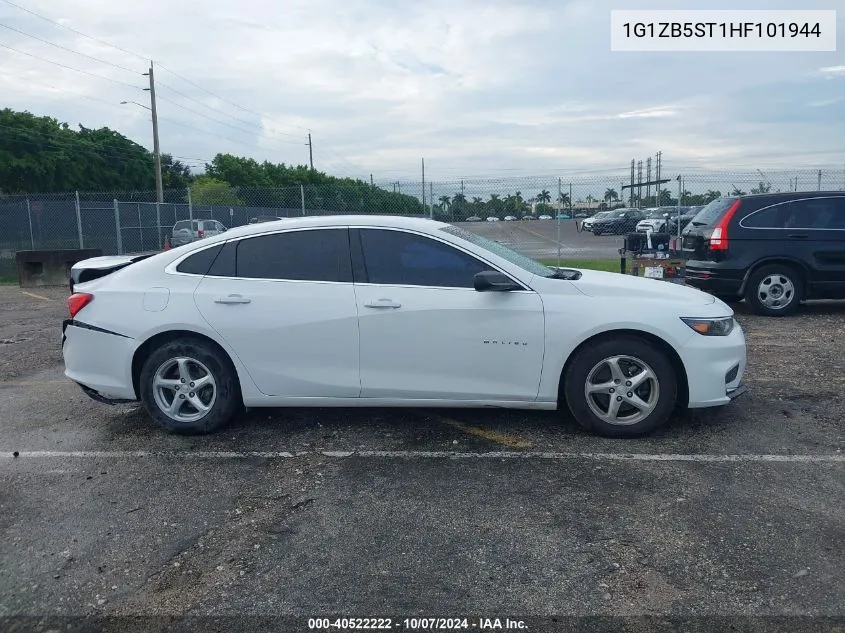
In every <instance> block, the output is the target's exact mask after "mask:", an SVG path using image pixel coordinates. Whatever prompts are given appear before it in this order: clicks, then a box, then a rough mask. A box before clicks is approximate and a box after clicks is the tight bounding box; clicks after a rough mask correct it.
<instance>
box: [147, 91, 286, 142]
mask: <svg viewBox="0 0 845 633" xmlns="http://www.w3.org/2000/svg"><path fill="white" fill-rule="evenodd" d="M159 99H160V100H161V101H166V102H167V103H171V104H173V105H175V106H176V107H177V108H182V109H183V110H185V111H187V112H191V113H192V114H196V115H197V116H201V117H203V118H205V119H208V120H209V121H214V122H215V123H218V124H220V125H225V126H226V127H230V128H232V129H233V130H237V131H239V132H243V133H244V134H255V131H254V130H245V129H244V128H242V127H238V126H237V125H232V124H230V123H226V122H225V121H221V120H220V119H215V118H214V117H211V116H208V115H207V114H203V113H202V112H197V111H196V110H192V109H191V108H189V107H187V106H184V105H182V104H181V103H179V102H178V101H174V100H173V99H168V98H167V97H162V96H159ZM277 142H278V143H287V144H289V145H299V143H297V142H295V141H282V140H278V141H277ZM271 149H272V148H271Z"/></svg>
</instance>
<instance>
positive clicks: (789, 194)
mask: <svg viewBox="0 0 845 633" xmlns="http://www.w3.org/2000/svg"><path fill="white" fill-rule="evenodd" d="M830 196H845V191H779V192H775V193H746V194H745V195H742V196H723V198H740V199H742V200H746V199H752V200H757V199H760V200H766V199H780V200H783V199H784V198H790V199H791V198H799V199H800V198H827V197H830Z"/></svg>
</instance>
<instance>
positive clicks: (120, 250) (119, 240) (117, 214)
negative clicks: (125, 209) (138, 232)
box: [114, 198, 123, 255]
mask: <svg viewBox="0 0 845 633" xmlns="http://www.w3.org/2000/svg"><path fill="white" fill-rule="evenodd" d="M114 228H115V233H116V235H117V254H118V255H123V236H122V235H121V234H120V203H119V202H118V201H117V198H115V199H114Z"/></svg>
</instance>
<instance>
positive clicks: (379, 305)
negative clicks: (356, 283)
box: [364, 299, 402, 308]
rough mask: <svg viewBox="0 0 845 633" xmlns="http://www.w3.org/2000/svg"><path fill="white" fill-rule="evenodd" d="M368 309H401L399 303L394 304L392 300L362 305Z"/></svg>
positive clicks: (381, 300)
mask: <svg viewBox="0 0 845 633" xmlns="http://www.w3.org/2000/svg"><path fill="white" fill-rule="evenodd" d="M364 305H365V306H366V307H368V308H401V307H402V304H401V303H396V302H395V301H393V300H392V299H377V300H375V301H368V302H367V303H365V304H364Z"/></svg>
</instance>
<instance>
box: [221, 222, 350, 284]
mask: <svg viewBox="0 0 845 633" xmlns="http://www.w3.org/2000/svg"><path fill="white" fill-rule="evenodd" d="M235 260H236V275H237V276H238V277H242V278H249V279H280V280H282V279H284V280H297V281H337V282H351V281H352V271H351V267H352V266H351V262H350V257H349V239H348V232H347V231H346V229H316V230H303V231H286V232H284V233H272V234H270V235H259V236H257V237H248V238H244V239H242V240H240V241H239V242H238V243H237V251H236V254H235Z"/></svg>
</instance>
